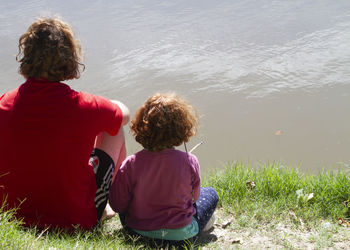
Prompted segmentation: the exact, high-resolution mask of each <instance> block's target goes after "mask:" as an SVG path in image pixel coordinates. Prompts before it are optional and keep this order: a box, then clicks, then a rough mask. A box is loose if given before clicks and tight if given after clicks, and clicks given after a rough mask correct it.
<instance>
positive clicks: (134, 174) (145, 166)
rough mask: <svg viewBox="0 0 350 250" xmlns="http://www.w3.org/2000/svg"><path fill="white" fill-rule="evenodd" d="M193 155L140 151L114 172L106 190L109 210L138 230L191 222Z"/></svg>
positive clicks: (195, 183)
mask: <svg viewBox="0 0 350 250" xmlns="http://www.w3.org/2000/svg"><path fill="white" fill-rule="evenodd" d="M199 192H200V174H199V163H198V160H197V158H196V156H194V155H192V154H188V153H185V152H182V151H179V150H176V149H173V148H172V149H166V150H163V151H161V152H151V151H147V150H141V151H140V152H138V153H136V154H134V155H131V156H129V157H128V158H127V159H126V160H125V161H124V162H123V164H122V166H121V167H120V169H119V170H118V172H117V175H116V178H115V180H114V182H113V183H112V186H111V189H110V193H109V203H110V205H111V207H112V209H113V210H114V211H116V212H118V213H122V214H125V216H126V225H127V226H128V227H130V228H134V229H138V230H145V231H148V230H158V229H162V228H167V229H175V228H181V227H184V226H186V225H188V224H190V223H191V221H192V215H194V214H195V209H194V207H193V202H194V201H196V200H197V199H198V197H199Z"/></svg>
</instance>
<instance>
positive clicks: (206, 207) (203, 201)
mask: <svg viewBox="0 0 350 250" xmlns="http://www.w3.org/2000/svg"><path fill="white" fill-rule="evenodd" d="M218 200H219V196H218V194H217V192H216V191H215V189H214V188H212V187H201V190H200V195H199V198H198V200H197V201H196V203H195V206H196V210H197V213H196V215H195V218H196V219H197V222H198V228H199V233H200V232H201V231H202V230H203V228H204V227H205V225H206V224H207V223H208V221H209V220H210V218H211V216H212V215H213V214H214V211H215V208H216V205H217V204H218Z"/></svg>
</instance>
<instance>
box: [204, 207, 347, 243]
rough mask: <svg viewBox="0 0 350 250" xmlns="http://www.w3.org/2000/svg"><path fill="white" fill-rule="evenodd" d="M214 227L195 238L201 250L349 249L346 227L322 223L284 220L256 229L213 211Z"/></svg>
mask: <svg viewBox="0 0 350 250" xmlns="http://www.w3.org/2000/svg"><path fill="white" fill-rule="evenodd" d="M215 216H216V223H215V224H214V228H213V229H212V230H211V231H209V232H207V233H202V234H201V235H200V237H199V240H198V241H199V242H200V243H201V245H202V247H203V249H270V248H272V249H286V248H288V249H350V227H348V226H346V225H343V224H341V225H340V224H339V223H337V222H329V221H324V222H322V223H321V224H320V225H319V227H316V228H312V229H310V228H307V227H306V226H304V225H303V224H301V225H299V226H298V227H296V226H295V224H293V223H291V222H290V221H288V219H287V220H286V222H283V223H282V222H281V223H278V224H274V225H261V226H257V227H256V228H251V227H244V226H243V227H242V226H240V225H238V223H237V220H236V219H235V218H234V216H230V215H224V212H223V211H222V210H218V211H216V212H215Z"/></svg>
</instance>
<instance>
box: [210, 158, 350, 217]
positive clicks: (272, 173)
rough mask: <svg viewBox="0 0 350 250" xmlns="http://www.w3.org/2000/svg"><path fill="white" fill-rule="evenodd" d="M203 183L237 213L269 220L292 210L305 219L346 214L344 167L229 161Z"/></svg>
mask: <svg viewBox="0 0 350 250" xmlns="http://www.w3.org/2000/svg"><path fill="white" fill-rule="evenodd" d="M204 185H206V186H212V187H215V189H216V190H217V192H218V194H219V197H220V206H222V207H224V208H225V209H227V210H231V211H232V212H234V213H235V215H236V216H240V215H246V216H249V217H252V216H253V217H254V218H257V219H260V220H261V221H265V222H266V221H270V220H275V219H283V217H284V216H285V213H286V212H288V213H291V212H293V213H295V214H296V215H297V217H299V218H302V219H303V220H304V221H314V220H316V219H326V218H327V219H331V220H337V219H338V218H339V217H346V216H347V214H346V213H347V211H348V207H347V206H349V204H348V202H349V201H350V177H349V174H348V173H347V172H345V171H328V172H322V173H320V174H318V175H311V174H305V173H301V172H299V171H298V169H295V168H289V167H283V166H281V165H278V164H272V165H264V166H262V167H260V168H250V167H247V166H245V165H243V164H228V165H227V166H226V167H225V169H224V170H223V171H220V172H216V173H212V174H211V175H210V177H209V178H206V180H205V181H204Z"/></svg>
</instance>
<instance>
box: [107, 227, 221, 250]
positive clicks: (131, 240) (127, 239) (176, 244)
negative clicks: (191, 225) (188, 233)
mask: <svg viewBox="0 0 350 250" xmlns="http://www.w3.org/2000/svg"><path fill="white" fill-rule="evenodd" d="M212 232H213V230H211V231H209V232H206V233H202V234H200V235H199V236H196V237H193V238H191V239H187V240H183V241H174V240H160V239H151V238H147V237H143V236H139V235H131V234H130V233H129V231H127V230H125V229H117V230H115V231H114V233H113V234H114V236H115V237H119V239H120V240H122V241H123V242H124V243H125V244H126V245H128V246H133V247H136V248H140V249H145V248H146V249H147V248H149V249H198V248H199V247H200V246H203V245H206V244H208V243H211V242H214V241H216V240H217V237H216V235H214V234H212Z"/></svg>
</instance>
